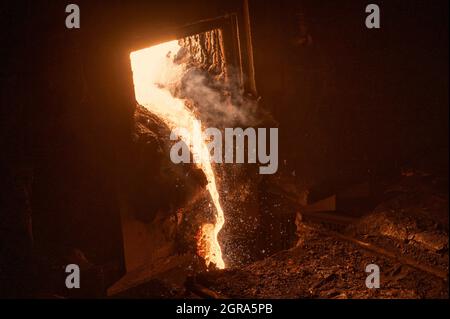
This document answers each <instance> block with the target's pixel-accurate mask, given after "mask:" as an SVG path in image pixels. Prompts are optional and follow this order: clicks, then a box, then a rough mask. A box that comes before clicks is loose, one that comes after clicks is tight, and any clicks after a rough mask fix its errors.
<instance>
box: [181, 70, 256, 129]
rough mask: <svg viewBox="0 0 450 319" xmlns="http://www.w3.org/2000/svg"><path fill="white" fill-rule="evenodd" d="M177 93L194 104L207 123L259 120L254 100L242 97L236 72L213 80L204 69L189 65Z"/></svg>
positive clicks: (240, 123)
mask: <svg viewBox="0 0 450 319" xmlns="http://www.w3.org/2000/svg"><path fill="white" fill-rule="evenodd" d="M177 94H180V97H182V98H185V99H186V100H187V101H189V102H191V103H192V104H193V105H192V107H193V108H194V109H195V111H196V112H197V113H198V115H199V117H200V119H201V121H202V122H203V123H204V124H206V125H207V126H210V127H211V126H213V127H218V128H224V127H236V126H253V125H256V124H257V122H258V121H257V118H258V116H257V105H256V102H255V101H254V100H251V99H249V98H245V96H244V95H243V92H242V90H241V89H240V87H239V85H238V83H237V80H236V77H235V76H232V75H231V76H230V75H228V78H227V80H225V81H224V80H216V79H215V78H214V77H213V76H211V75H210V74H209V73H208V72H207V71H204V70H202V69H200V68H196V67H192V68H189V69H188V70H187V71H186V72H185V73H184V75H183V78H182V80H181V82H180V86H179V91H178V92H177ZM189 102H188V103H189Z"/></svg>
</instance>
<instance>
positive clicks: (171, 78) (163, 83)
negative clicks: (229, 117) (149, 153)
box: [130, 30, 227, 269]
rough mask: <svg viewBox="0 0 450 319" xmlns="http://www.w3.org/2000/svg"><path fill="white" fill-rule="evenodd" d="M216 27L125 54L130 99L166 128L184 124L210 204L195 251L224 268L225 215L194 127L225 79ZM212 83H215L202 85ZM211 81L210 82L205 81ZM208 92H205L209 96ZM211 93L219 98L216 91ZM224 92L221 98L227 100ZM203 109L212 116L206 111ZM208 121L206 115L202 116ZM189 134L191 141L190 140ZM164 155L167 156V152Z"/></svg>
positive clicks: (199, 130) (205, 151) (199, 131)
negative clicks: (221, 239)
mask: <svg viewBox="0 0 450 319" xmlns="http://www.w3.org/2000/svg"><path fill="white" fill-rule="evenodd" d="M221 41H222V40H221V32H220V30H212V31H208V32H205V33H202V34H198V35H194V36H190V37H186V38H183V39H179V40H172V41H169V42H164V43H160V44H157V45H154V46H151V47H148V48H145V49H142V50H139V51H134V52H132V53H131V54H130V59H131V68H132V72H133V82H134V90H135V97H136V101H137V102H138V104H140V105H141V106H143V107H144V108H146V109H147V110H148V111H150V112H151V113H153V114H154V115H156V116H157V117H158V118H159V119H160V120H162V121H163V122H164V124H165V125H167V127H168V128H169V129H171V130H173V129H176V128H184V129H186V130H187V133H188V134H185V135H182V134H181V135H180V137H181V140H182V141H183V142H184V143H186V145H187V146H188V147H189V149H190V151H191V153H192V154H193V155H194V156H196V158H197V159H199V160H198V161H197V164H196V165H197V166H198V168H200V169H201V170H202V171H203V173H204V174H205V176H206V179H207V185H206V189H207V190H208V193H209V195H210V199H211V202H212V204H213V205H214V208H215V209H214V210H215V213H214V216H213V218H210V220H209V221H204V222H203V224H202V225H201V227H200V229H199V230H198V233H197V236H196V238H197V253H198V255H200V256H201V257H203V258H204V260H205V263H206V265H207V266H210V264H213V265H214V266H215V267H217V268H219V269H223V268H225V263H224V260H223V257H222V250H221V246H220V243H219V239H218V235H219V232H220V231H221V229H222V227H223V225H224V221H225V215H224V211H223V209H222V206H221V203H220V196H219V192H218V186H217V183H218V178H217V173H216V171H215V169H214V167H213V165H212V163H211V160H210V154H209V151H208V148H207V145H206V141H204V140H202V139H203V137H202V135H203V134H202V130H203V128H202V127H200V126H199V125H197V123H198V121H199V119H200V118H201V117H200V112H201V111H202V109H203V110H204V111H205V110H206V108H207V107H208V104H211V103H212V102H213V101H211V92H210V91H211V90H214V89H216V90H219V88H221V87H223V86H224V84H225V80H226V70H225V59H224V54H223V47H222V44H221ZM206 81H210V82H211V81H212V82H214V83H215V84H214V85H215V87H211V85H207V84H206V83H205V82H206ZM209 84H211V83H209ZM208 94H209V96H208ZM215 96H218V95H217V94H216V95H215ZM226 98H227V96H226V95H225V96H224V99H226ZM204 113H207V114H209V116H211V114H212V112H211V110H206V111H205V112H204ZM207 120H208V121H211V117H209V118H207ZM191 137H194V139H196V141H192V140H191ZM167 155H168V154H167Z"/></svg>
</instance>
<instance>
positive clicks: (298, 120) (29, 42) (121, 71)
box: [0, 0, 448, 295]
mask: <svg viewBox="0 0 450 319" xmlns="http://www.w3.org/2000/svg"><path fill="white" fill-rule="evenodd" d="M76 3H77V4H78V5H79V6H80V8H81V29H80V30H68V29H66V28H65V25H64V20H65V17H66V13H65V10H64V9H65V6H66V5H67V4H68V3H66V2H65V1H2V2H1V4H0V21H1V22H0V23H1V26H0V34H1V37H0V41H1V48H0V52H1V54H0V57H1V60H0V61H1V68H0V82H1V85H0V90H1V94H0V98H1V116H0V123H1V124H0V129H1V131H0V154H1V155H0V169H1V176H3V177H2V187H1V194H0V198H1V204H0V207H1V211H0V258H1V260H0V264H1V265H0V271H1V273H0V274H1V280H0V285H4V286H3V288H1V289H0V290H2V291H1V293H2V294H4V293H5V292H6V291H7V289H6V288H4V287H7V285H8V283H9V284H10V287H13V290H8V293H7V294H8V295H12V294H14V289H15V290H18V291H16V293H17V294H20V290H21V286H20V285H19V284H18V283H19V282H20V280H23V281H24V280H25V279H23V278H24V276H22V274H29V273H30V266H31V265H30V262H29V260H30V259H29V258H30V255H31V249H32V248H31V247H34V248H33V249H34V250H36V251H41V252H42V253H41V255H42V256H52V255H60V254H63V253H62V252H61V251H64V250H65V249H67V247H78V248H80V249H81V250H83V251H84V252H85V253H86V254H87V256H88V257H89V259H90V260H92V261H94V262H95V263H99V264H102V263H107V262H111V261H121V259H122V241H121V230H120V218H119V207H118V198H117V185H118V183H119V182H120V176H121V174H126V170H127V165H129V164H130V163H128V162H127V159H126V153H127V147H129V142H130V129H131V126H132V113H133V107H134V101H133V91H132V83H131V82H130V70H129V60H128V54H129V51H131V49H130V50H129V51H128V52H127V46H128V48H129V47H130V46H129V43H131V40H130V42H128V38H127V34H129V33H131V32H132V31H133V30H136V29H145V30H148V33H149V36H150V35H151V36H152V37H157V36H158V33H159V32H160V30H162V29H164V28H170V27H174V26H177V25H183V24H185V23H188V22H195V21H198V20H201V19H204V18H208V17H209V18H211V17H215V16H219V15H222V14H224V13H227V12H233V11H235V10H236V8H240V6H241V3H240V1H223V2H219V1H161V2H154V1H149V2H144V1H77V2H76ZM368 3H369V2H367V1H359V0H354V1H350V0H348V1H331V0H330V1H317V0H314V1H313V0H304V1H287V0H283V1H256V0H252V1H250V2H249V6H250V17H251V27H252V35H253V38H252V42H253V50H254V64H255V77H256V85H257V89H258V95H260V96H261V97H262V100H261V101H262V106H263V107H265V108H266V109H268V110H269V111H270V112H271V113H272V114H273V116H274V118H275V119H276V120H277V121H278V122H279V128H280V130H279V131H280V158H279V159H280V163H282V162H283V161H284V160H286V163H287V164H286V165H287V166H286V167H285V169H289V170H292V171H295V176H296V179H297V181H298V183H301V184H306V185H308V186H310V187H313V188H314V187H315V188H316V189H317V190H318V191H323V192H329V191H333V189H336V188H337V187H340V186H343V185H346V184H348V183H351V182H354V181H358V180H364V179H366V178H367V177H368V176H369V175H370V176H372V175H374V176H377V175H382V174H385V173H386V172H389V171H393V170H396V169H398V168H399V167H400V166H401V165H402V164H403V163H407V162H408V161H411V160H413V159H415V158H417V157H419V156H424V155H425V156H428V157H430V158H435V157H436V156H438V155H435V154H437V153H439V152H438V151H439V150H442V149H444V150H446V149H447V148H448V137H447V133H448V132H447V131H448V1H445V0H443V1H438V0H434V1H419V0H414V1H399V0H393V1H381V0H378V1H376V3H377V4H378V5H379V6H380V8H381V29H379V30H369V29H366V28H365V25H364V20H365V17H366V15H367V14H366V13H365V6H366V5H367V4H368ZM299 43H300V44H299ZM444 153H445V154H447V151H445V152H444ZM444 160H447V159H446V157H444ZM31 228H32V231H31V230H30V229H31ZM31 273H33V272H32V271H31Z"/></svg>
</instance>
